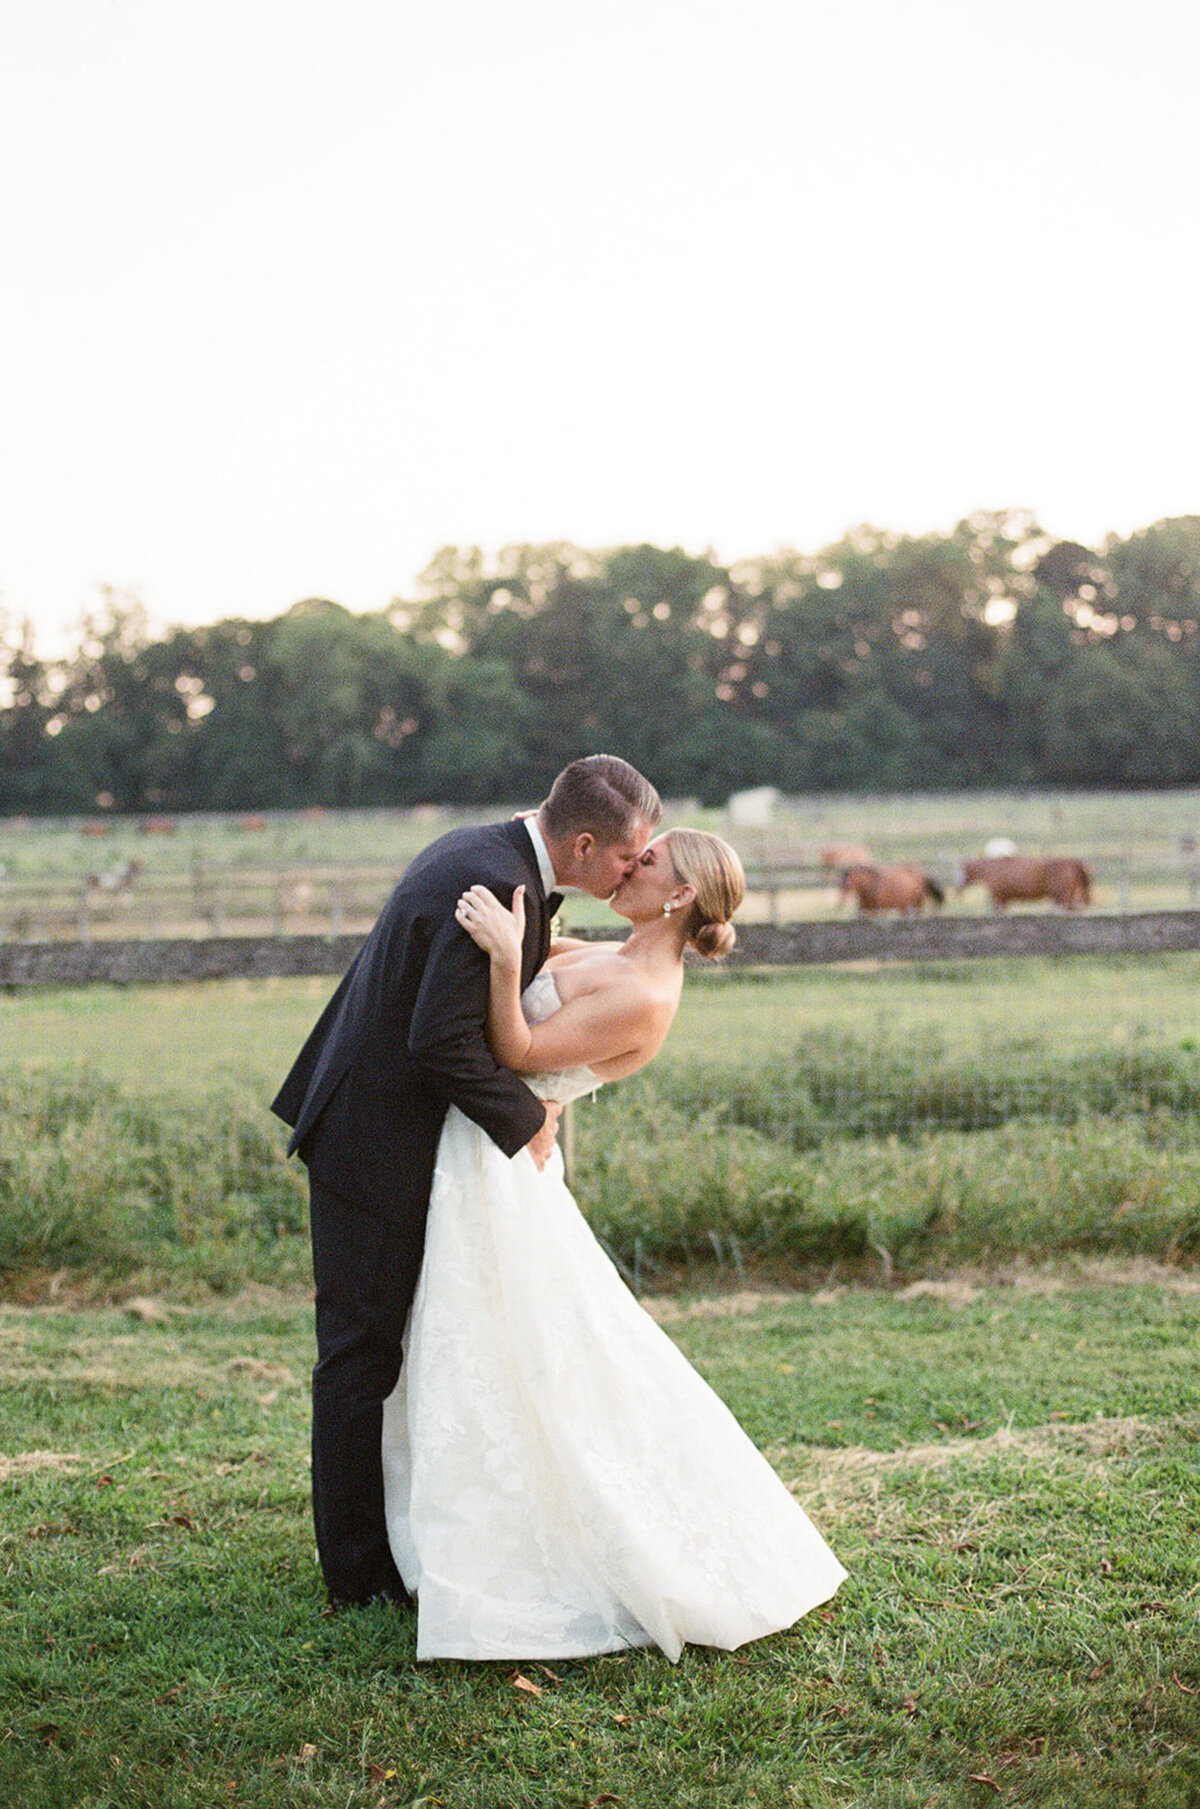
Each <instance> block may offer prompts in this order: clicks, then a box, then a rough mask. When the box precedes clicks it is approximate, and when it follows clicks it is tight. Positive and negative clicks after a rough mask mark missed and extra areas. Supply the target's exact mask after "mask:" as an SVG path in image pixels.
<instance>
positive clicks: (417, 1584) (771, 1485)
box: [383, 829, 846, 1660]
mask: <svg viewBox="0 0 1200 1809" xmlns="http://www.w3.org/2000/svg"><path fill="white" fill-rule="evenodd" d="M744 889H745V887H744V879H743V875H742V870H741V864H740V862H739V861H738V858H737V856H736V854H734V852H733V850H732V849H731V848H729V847H728V846H727V845H726V844H725V843H724V842H722V841H721V840H720V839H719V838H718V837H716V836H712V835H707V834H704V833H702V832H700V831H697V830H681V829H675V830H671V831H669V832H668V833H667V834H666V835H662V836H660V837H658V839H657V840H656V841H653V842H651V843H650V845H649V847H648V848H647V849H646V851H645V853H644V854H643V856H642V858H641V861H640V863H639V865H638V866H637V868H636V869H635V870H634V872H633V873H632V874H631V875H630V876H629V878H627V879H626V880H625V881H624V882H623V883H622V884H621V885H620V886H619V887H618V888H617V890H616V892H615V893H614V894H613V897H612V899H611V905H612V909H613V910H614V911H616V912H617V913H618V915H619V916H622V917H625V918H627V919H628V920H629V922H630V924H631V925H632V929H631V933H630V935H629V936H628V938H627V939H626V940H625V941H624V942H620V943H617V942H592V943H587V942H574V941H560V942H557V943H555V944H554V945H553V947H552V948H551V952H550V957H549V959H548V961H547V963H546V966H545V967H544V968H543V969H542V971H541V973H539V974H538V976H537V977H536V979H535V980H534V981H533V983H532V985H531V986H529V987H528V988H527V989H526V992H525V994H524V997H523V998H522V997H521V996H520V994H519V985H520V980H519V964H520V947H521V926H522V921H523V915H524V902H523V898H522V895H521V891H520V890H518V892H517V894H516V896H515V897H514V899H513V908H512V911H511V912H510V911H508V910H506V909H505V908H504V907H503V906H502V905H501V904H500V903H499V901H498V900H497V899H496V898H494V897H493V895H492V894H491V893H490V892H489V891H488V890H487V888H486V887H483V886H474V887H472V888H471V890H470V891H468V892H466V893H464V895H463V897H462V898H461V899H460V900H459V904H458V907H457V917H458V921H459V923H460V924H461V925H462V927H463V928H464V929H465V930H466V931H467V933H468V934H469V935H470V936H471V937H472V938H473V939H474V940H475V941H476V942H477V943H478V944H479V946H480V947H481V948H482V949H484V950H485V951H486V952H487V954H488V957H489V961H490V988H491V991H490V1004H489V1022H488V1036H489V1041H490V1042H491V1045H492V1050H493V1053H494V1055H495V1057H496V1059H497V1061H498V1062H500V1063H502V1064H503V1065H505V1066H506V1067H510V1068H513V1069H515V1070H516V1071H517V1072H518V1073H520V1074H522V1075H523V1076H524V1077H525V1078H526V1080H527V1081H528V1083H529V1085H530V1086H531V1087H532V1088H533V1090H534V1091H535V1092H536V1093H538V1094H540V1095H541V1096H542V1097H543V1098H545V1099H548V1100H551V1101H555V1102H558V1103H559V1104H563V1103H565V1102H566V1101H568V1100H570V1099H574V1098H577V1097H579V1096H580V1095H582V1094H584V1093H590V1092H594V1091H595V1089H596V1088H597V1087H598V1086H600V1085H601V1084H602V1083H603V1082H605V1081H609V1080H616V1079H619V1078H620V1077H621V1076H622V1075H626V1074H632V1073H633V1072H634V1070H635V1069H637V1068H640V1067H643V1066H644V1065H645V1064H646V1063H647V1062H648V1061H650V1059H651V1058H652V1057H653V1056H654V1055H655V1053H656V1052H657V1050H658V1049H659V1048H660V1046H661V1044H662V1042H663V1039H664V1037H665V1036H666V1034H667V1031H668V1029H669V1028H670V1025H671V1021H672V1019H673V1017H674V1015H675V1011H676V1007H677V1006H678V1004H679V995H680V989H681V987H682V984H683V955H684V950H685V948H686V947H688V946H690V947H692V948H693V949H695V950H697V951H698V952H699V953H700V954H701V955H704V956H708V957H712V956H717V955H722V954H725V953H727V952H728V950H729V949H730V948H731V947H732V946H733V941H734V930H733V926H732V924H731V923H730V921H729V919H730V917H731V916H732V914H733V912H734V910H735V909H736V908H737V906H738V904H739V903H740V902H741V899H742V896H743V892H744ZM662 1184H663V1186H664V1187H669V1186H670V1175H669V1173H667V1172H665V1171H664V1174H663V1177H662ZM383 1459H384V1479H385V1491H386V1504H387V1520H388V1537H389V1539H390V1541H391V1545H392V1550H393V1554H394V1556H395V1559H396V1563H397V1566H398V1567H399V1570H400V1573H401V1575H402V1577H403V1578H404V1582H405V1585H406V1587H407V1588H408V1589H409V1590H410V1591H411V1592H412V1593H413V1594H414V1595H415V1596H416V1598H417V1657H418V1659H431V1658H469V1659H529V1658H580V1657H585V1656H588V1655H590V1654H594V1653H599V1652H612V1651H618V1650H621V1649H623V1648H625V1647H628V1646H651V1645H654V1646H658V1647H660V1648H661V1650H662V1651H663V1652H664V1653H665V1654H666V1655H667V1657H668V1658H670V1659H672V1660H675V1659H677V1658H678V1657H679V1654H680V1651H681V1650H682V1647H683V1645H684V1643H685V1642H691V1643H694V1644H698V1645H707V1646H719V1647H722V1648H724V1649H726V1650H731V1649H733V1648H734V1647H736V1646H740V1645H742V1644H744V1643H745V1642H746V1641H747V1640H751V1639H758V1638H761V1637H762V1636H763V1635H764V1634H768V1633H774V1632H777V1631H779V1630H780V1629H781V1628H784V1627H788V1626H791V1625H792V1623H793V1622H794V1621H796V1620H797V1619H799V1617H800V1616H801V1615H803V1614H806V1613H807V1612H808V1611H809V1610H810V1609H811V1608H814V1607H816V1606H817V1605H818V1604H819V1603H821V1602H824V1601H827V1600H828V1599H829V1598H830V1596H832V1595H833V1593H834V1591H835V1590H836V1589H837V1587H838V1585H839V1583H840V1582H841V1581H842V1579H843V1577H844V1576H845V1574H846V1572H845V1571H844V1570H843V1568H842V1566H841V1564H840V1563H839V1562H838V1560H837V1558H836V1557H835V1556H834V1555H833V1553H832V1552H831V1551H830V1549H829V1547H828V1546H827V1545H826V1544H825V1542H824V1540H823V1539H822V1538H821V1536H820V1534H819V1533H818V1532H817V1530H816V1528H815V1527H814V1526H813V1525H812V1523H811V1521H810V1520H809V1519H808V1518H807V1516H806V1515H805V1513H804V1512H803V1510H802V1509H801V1508H800V1507H799V1505H798V1504H797V1503H796V1502H795V1501H794V1500H793V1499H792V1497H791V1496H790V1495H789V1494H788V1491H787V1490H786V1488H785V1487H784V1485H783V1483H782V1482H781V1481H780V1480H779V1478H778V1477H777V1476H776V1474H775V1472H774V1471H773V1470H772V1469H771V1467H770V1465H769V1464H768V1463H767V1461H766V1459H765V1458H764V1457H763V1456H762V1455H761V1454H760V1453H759V1452H758V1451H757V1450H756V1449H755V1447H754V1446H753V1445H752V1444H751V1442H750V1440H749V1439H748V1438H747V1437H746V1435H745V1433H744V1432H743V1431H742V1429H741V1427H740V1426H739V1425H738V1423H737V1421H736V1420H735V1419H734V1418H733V1415H732V1414H731V1413H730V1412H729V1410H728V1409H727V1408H726V1407H725V1406H724V1404H723V1403H722V1402H721V1401H720V1400H719V1399H718V1398H717V1396H716V1395H715V1394H714V1393H713V1392H712V1390H711V1389H710V1388H709V1387H708V1385H707V1384H706V1383H705V1382H703V1381H702V1380H701V1379H700V1377H699V1376H698V1375H697V1374H696V1372H695V1370H693V1369H692V1368H691V1366H690V1365H689V1364H688V1363H687V1361H686V1360H685V1358H684V1357H683V1356H682V1355H681V1353H680V1352H679V1351H678V1350H677V1349H676V1347H675V1345H674V1344H672V1342H671V1340H670V1339H669V1338H668V1337H667V1336H666V1334H665V1333H664V1332H662V1331H660V1329H659V1328H658V1326H657V1325H655V1323H654V1322H653V1320H651V1319H650V1318H649V1317H648V1315H647V1314H646V1313H645V1312H644V1311H643V1310H642V1308H641V1307H640V1306H639V1305H638V1303H637V1301H636V1300H635V1299H634V1297H633V1296H632V1294H630V1293H629V1291H628V1290H627V1288H626V1287H625V1284H624V1282H623V1281H622V1280H621V1279H620V1277H619V1275H618V1274H617V1272H616V1270H615V1269H614V1267H613V1265H612V1264H611V1262H610V1261H609V1259H608V1257H607V1256H606V1255H605V1254H604V1252H603V1250H602V1249H601V1248H600V1245H599V1244H598V1243H597V1242H596V1240H595V1238H594V1237H593V1236H592V1233H591V1231H590V1230H589V1229H588V1227H587V1225H586V1223H585V1221H584V1219H583V1217H582V1215H581V1213H580V1211H579V1209H578V1207H577V1206H576V1204H575V1201H574V1200H573V1198H572V1196H571V1194H570V1193H569V1191H568V1189H567V1187H566V1185H565V1183H564V1180H563V1170H562V1159H561V1155H560V1154H559V1152H558V1151H557V1150H555V1151H554V1153H553V1155H552V1157H551V1160H550V1162H549V1163H548V1164H547V1166H546V1168H545V1169H544V1170H543V1171H541V1172H539V1170H538V1169H537V1167H536V1166H535V1164H534V1162H533V1159H532V1158H531V1156H530V1155H529V1154H528V1153H527V1152H525V1151H522V1152H521V1153H520V1154H519V1155H517V1156H516V1157H514V1158H512V1159H510V1158H508V1157H507V1156H505V1155H504V1154H503V1153H502V1152H501V1151H500V1150H499V1149H498V1148H497V1146H496V1145H495V1144H494V1143H492V1142H491V1141H490V1139H489V1138H488V1137H487V1136H486V1134H485V1133H484V1132H483V1131H481V1130H480V1129H479V1128H478V1127H477V1126H476V1125H475V1124H473V1123H472V1122H471V1120H470V1119H468V1118H466V1117H465V1116H464V1115H463V1114H462V1113H460V1112H459V1111H458V1110H457V1109H456V1108H454V1107H453V1106H452V1107H451V1108H450V1112H449V1114H448V1116H447V1119H446V1123H445V1126H444V1129H443V1131H442V1136H441V1142H440V1144H439V1148H438V1156H437V1167H436V1171H435V1174H434V1181H433V1193H432V1198H431V1202H430V1208H429V1221H428V1229H427V1235H426V1244H425V1258H424V1265H423V1268H422V1271H421V1279H420V1283H419V1285H418V1288H417V1293H416V1298H415V1300H414V1302H413V1307H412V1312H411V1315H410V1318H409V1323H408V1329H407V1333H406V1338H405V1358H404V1364H403V1367H402V1369H401V1372H400V1380H399V1383H398V1384H397V1387H396V1389H395V1391H394V1393H393V1394H392V1395H391V1396H390V1397H389V1399H388V1401H387V1403H386V1406H385V1409H384V1428H383Z"/></svg>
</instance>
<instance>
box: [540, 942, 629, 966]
mask: <svg viewBox="0 0 1200 1809" xmlns="http://www.w3.org/2000/svg"><path fill="white" fill-rule="evenodd" d="M620 952H621V944H620V943H619V942H580V943H577V944H576V945H575V947H574V948H568V949H564V950H563V951H562V952H561V953H555V954H553V955H551V957H550V959H549V961H547V963H546V966H547V967H548V968H549V969H550V971H551V972H552V973H556V974H562V973H569V972H570V971H571V970H572V969H575V970H579V969H581V968H595V969H596V971H597V972H600V971H601V970H602V969H604V968H606V967H607V966H608V965H609V963H610V962H612V961H615V960H616V958H617V956H618V955H619V954H620Z"/></svg>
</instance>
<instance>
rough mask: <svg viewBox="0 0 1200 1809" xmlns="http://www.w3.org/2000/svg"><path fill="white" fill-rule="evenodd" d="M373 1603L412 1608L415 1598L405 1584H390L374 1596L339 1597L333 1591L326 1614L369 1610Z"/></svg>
mask: <svg viewBox="0 0 1200 1809" xmlns="http://www.w3.org/2000/svg"><path fill="white" fill-rule="evenodd" d="M373 1602H387V1603H389V1604H390V1605H391V1606H392V1607H393V1608H411V1607H412V1605H413V1598H412V1596H411V1595H409V1593H408V1590H407V1589H406V1588H405V1587H404V1585H403V1583H390V1584H388V1585H387V1587H386V1588H384V1589H377V1590H375V1592H374V1594H373V1595H337V1594H335V1592H334V1591H333V1590H332V1589H331V1590H330V1591H329V1601H328V1604H327V1606H326V1609H325V1612H326V1614H340V1613H341V1612H342V1610H343V1608H369V1607H370V1606H371V1604H372V1603H373Z"/></svg>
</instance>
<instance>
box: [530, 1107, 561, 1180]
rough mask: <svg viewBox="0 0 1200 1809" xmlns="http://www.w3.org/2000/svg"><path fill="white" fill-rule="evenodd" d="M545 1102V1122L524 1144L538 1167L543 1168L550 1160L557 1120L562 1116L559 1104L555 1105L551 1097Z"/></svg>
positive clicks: (555, 1135) (556, 1130) (556, 1132)
mask: <svg viewBox="0 0 1200 1809" xmlns="http://www.w3.org/2000/svg"><path fill="white" fill-rule="evenodd" d="M545 1103H546V1122H545V1124H544V1125H543V1126H542V1128H541V1130H540V1131H538V1132H537V1133H536V1135H535V1136H533V1137H531V1138H530V1139H529V1142H528V1143H527V1144H526V1145H525V1148H526V1149H527V1150H528V1151H529V1153H530V1155H531V1156H532V1157H533V1160H534V1163H535V1164H536V1166H537V1167H538V1168H539V1169H542V1168H545V1166H546V1164H547V1162H549V1160H550V1151H551V1150H552V1149H553V1148H554V1140H555V1138H556V1137H557V1136H558V1121H559V1119H560V1118H561V1116H562V1107H561V1106H560V1105H556V1104H555V1103H554V1101H553V1100H552V1099H548V1100H547V1101H546V1102H545Z"/></svg>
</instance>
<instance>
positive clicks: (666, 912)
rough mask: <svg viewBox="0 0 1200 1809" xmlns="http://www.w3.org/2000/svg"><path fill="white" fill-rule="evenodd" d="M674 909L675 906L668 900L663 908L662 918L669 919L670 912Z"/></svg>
mask: <svg viewBox="0 0 1200 1809" xmlns="http://www.w3.org/2000/svg"><path fill="white" fill-rule="evenodd" d="M674 909H675V906H674V905H673V904H672V903H671V901H670V899H669V898H668V900H667V902H666V904H665V905H664V906H663V916H664V917H669V916H670V915H671V912H672V911H673V910H674Z"/></svg>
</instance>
